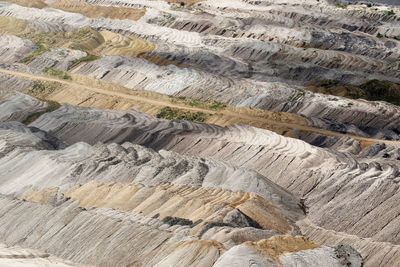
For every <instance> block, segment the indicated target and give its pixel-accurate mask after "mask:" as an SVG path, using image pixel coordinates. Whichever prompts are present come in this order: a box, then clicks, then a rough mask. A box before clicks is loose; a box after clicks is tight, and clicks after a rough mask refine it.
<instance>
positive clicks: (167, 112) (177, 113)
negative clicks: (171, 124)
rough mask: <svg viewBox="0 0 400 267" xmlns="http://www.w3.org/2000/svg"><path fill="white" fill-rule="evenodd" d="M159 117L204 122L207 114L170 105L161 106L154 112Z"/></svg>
mask: <svg viewBox="0 0 400 267" xmlns="http://www.w3.org/2000/svg"><path fill="white" fill-rule="evenodd" d="M156 117H157V118H159V119H167V120H187V121H199V122H204V121H205V120H206V119H207V114H205V113H203V112H191V111H183V110H180V109H174V108H170V107H163V108H161V110H160V111H159V112H158V113H157V114H156Z"/></svg>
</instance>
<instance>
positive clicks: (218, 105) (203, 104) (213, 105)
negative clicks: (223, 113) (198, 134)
mask: <svg viewBox="0 0 400 267" xmlns="http://www.w3.org/2000/svg"><path fill="white" fill-rule="evenodd" d="M169 98H170V99H171V102H172V103H179V104H184V105H188V106H191V107H199V108H204V109H214V110H222V109H224V108H226V107H227V105H226V104H224V103H222V102H219V101H215V100H209V101H203V100H199V99H193V98H187V97H185V96H171V95H170V96H169Z"/></svg>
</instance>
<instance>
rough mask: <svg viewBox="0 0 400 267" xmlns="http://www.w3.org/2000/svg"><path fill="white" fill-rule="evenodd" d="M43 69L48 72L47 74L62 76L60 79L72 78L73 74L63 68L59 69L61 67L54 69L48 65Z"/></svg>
mask: <svg viewBox="0 0 400 267" xmlns="http://www.w3.org/2000/svg"><path fill="white" fill-rule="evenodd" d="M42 71H43V72H44V73H47V74H49V75H51V76H55V77H58V78H60V79H64V80H72V77H71V75H69V74H68V73H66V72H65V71H63V70H59V69H54V68H48V67H46V68H44V69H43V70H42Z"/></svg>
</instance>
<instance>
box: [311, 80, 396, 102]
mask: <svg viewBox="0 0 400 267" xmlns="http://www.w3.org/2000/svg"><path fill="white" fill-rule="evenodd" d="M306 86H307V90H309V91H313V92H316V93H323V94H330V95H335V96H342V97H347V98H351V99H359V98H362V99H365V100H369V101H386V102H389V103H392V104H394V105H398V106H400V84H397V83H393V82H389V81H379V80H371V81H368V82H365V83H363V84H360V85H351V84H344V83H341V82H338V81H333V80H311V81H309V82H307V83H306ZM352 105H353V103H349V104H348V106H349V107H350V106H352Z"/></svg>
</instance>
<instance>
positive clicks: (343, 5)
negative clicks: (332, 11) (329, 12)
mask: <svg viewBox="0 0 400 267" xmlns="http://www.w3.org/2000/svg"><path fill="white" fill-rule="evenodd" d="M335 6H336V7H337V8H347V5H346V4H339V3H338V4H335Z"/></svg>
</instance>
